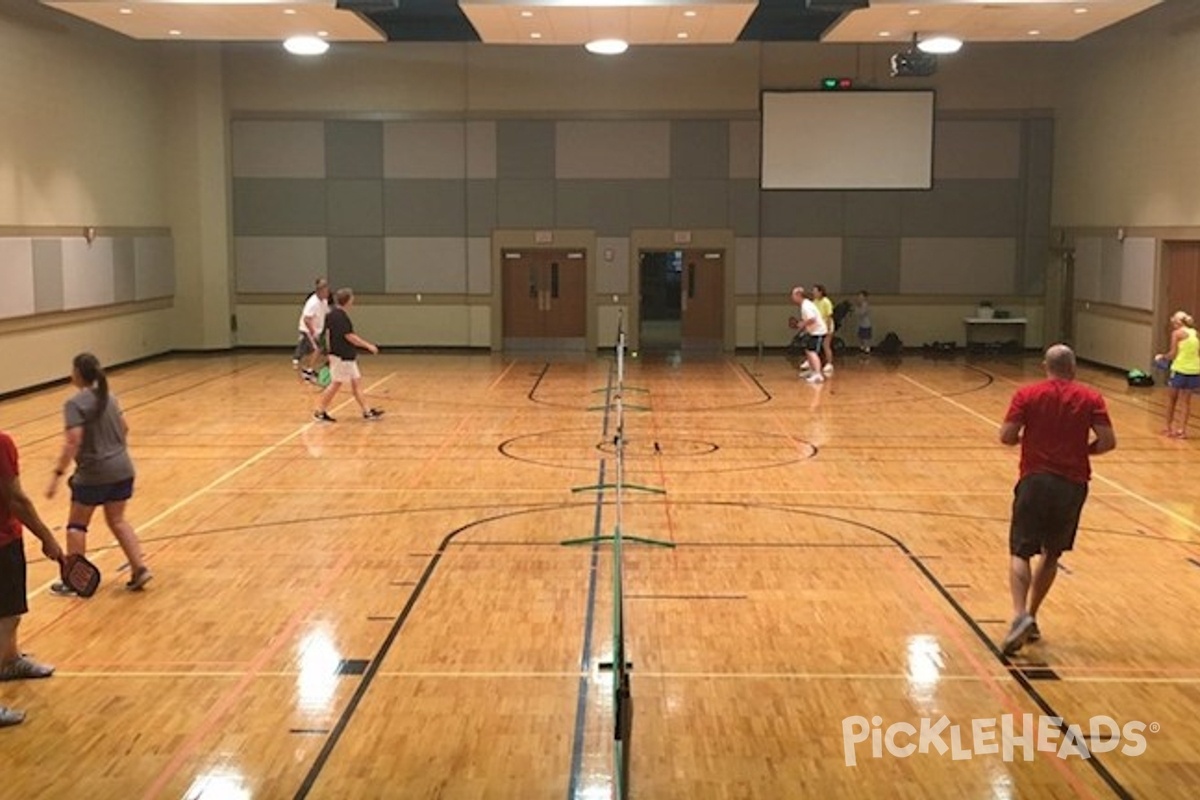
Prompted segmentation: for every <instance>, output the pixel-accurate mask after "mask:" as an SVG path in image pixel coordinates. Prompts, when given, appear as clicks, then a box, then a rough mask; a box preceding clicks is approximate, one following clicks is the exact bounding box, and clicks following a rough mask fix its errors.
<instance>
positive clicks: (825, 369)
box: [821, 364, 833, 375]
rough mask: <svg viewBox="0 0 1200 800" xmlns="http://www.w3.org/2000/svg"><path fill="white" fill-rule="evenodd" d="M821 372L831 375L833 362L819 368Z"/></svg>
mask: <svg viewBox="0 0 1200 800" xmlns="http://www.w3.org/2000/svg"><path fill="white" fill-rule="evenodd" d="M821 372H823V373H825V374H826V375H832V374H833V364H826V365H825V366H824V367H822V368H821Z"/></svg>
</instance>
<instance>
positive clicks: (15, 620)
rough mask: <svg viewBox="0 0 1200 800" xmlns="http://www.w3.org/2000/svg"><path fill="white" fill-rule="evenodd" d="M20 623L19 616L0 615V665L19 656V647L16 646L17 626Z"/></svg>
mask: <svg viewBox="0 0 1200 800" xmlns="http://www.w3.org/2000/svg"><path fill="white" fill-rule="evenodd" d="M20 624H21V618H20V617H0V665H2V664H7V663H8V662H10V661H15V660H17V659H18V658H20V657H21V648H20V647H18V646H17V626H19V625H20Z"/></svg>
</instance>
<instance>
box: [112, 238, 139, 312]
mask: <svg viewBox="0 0 1200 800" xmlns="http://www.w3.org/2000/svg"><path fill="white" fill-rule="evenodd" d="M136 283H137V278H136V276H135V268H134V255H133V238H132V237H130V236H118V237H116V238H114V239H113V299H115V300H116V301H117V302H118V303H131V302H133V300H134V298H135V297H136V295H137V289H136Z"/></svg>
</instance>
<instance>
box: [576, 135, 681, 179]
mask: <svg viewBox="0 0 1200 800" xmlns="http://www.w3.org/2000/svg"><path fill="white" fill-rule="evenodd" d="M555 130H556V134H557V138H556V139H555V172H554V174H555V176H556V177H558V178H559V179H562V180H571V179H581V178H593V179H600V180H606V179H607V180H621V179H628V180H637V179H643V178H669V177H670V176H671V124H670V123H668V122H559V123H558V125H557V126H556V129H555Z"/></svg>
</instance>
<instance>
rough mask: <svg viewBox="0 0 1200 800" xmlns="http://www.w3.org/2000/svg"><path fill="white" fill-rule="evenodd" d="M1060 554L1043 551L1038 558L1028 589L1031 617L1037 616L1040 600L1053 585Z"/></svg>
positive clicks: (1056, 575)
mask: <svg viewBox="0 0 1200 800" xmlns="http://www.w3.org/2000/svg"><path fill="white" fill-rule="evenodd" d="M1061 555H1062V554H1061V553H1043V554H1042V557H1041V558H1040V559H1038V565H1037V567H1036V568H1034V570H1033V581H1032V585H1031V586H1030V589H1029V615H1030V616H1031V617H1036V616H1037V612H1038V609H1039V608H1041V607H1042V601H1043V600H1045V599H1046V594H1047V593H1048V592H1049V591H1050V587H1051V586H1053V585H1054V579H1055V578H1056V577H1058V559H1059V557H1060V556H1061Z"/></svg>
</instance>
